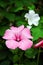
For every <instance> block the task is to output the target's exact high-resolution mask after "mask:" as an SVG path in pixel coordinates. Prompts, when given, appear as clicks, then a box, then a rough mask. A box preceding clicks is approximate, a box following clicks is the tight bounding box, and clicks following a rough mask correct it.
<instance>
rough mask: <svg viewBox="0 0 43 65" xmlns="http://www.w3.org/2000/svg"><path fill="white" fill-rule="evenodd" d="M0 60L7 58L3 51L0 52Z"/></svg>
mask: <svg viewBox="0 0 43 65" xmlns="http://www.w3.org/2000/svg"><path fill="white" fill-rule="evenodd" d="M0 52H1V53H0V60H3V59H5V58H6V57H7V53H6V54H5V52H4V51H3V50H1V51H0Z"/></svg>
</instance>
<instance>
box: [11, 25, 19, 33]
mask: <svg viewBox="0 0 43 65" xmlns="http://www.w3.org/2000/svg"><path fill="white" fill-rule="evenodd" d="M10 29H11V30H12V31H13V32H14V33H17V30H18V28H17V27H14V26H12V27H10Z"/></svg>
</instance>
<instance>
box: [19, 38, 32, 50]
mask: <svg viewBox="0 0 43 65" xmlns="http://www.w3.org/2000/svg"><path fill="white" fill-rule="evenodd" d="M32 44H33V42H32V41H31V40H28V39H24V40H22V41H20V42H19V48H20V49H22V50H27V49H29V48H31V46H32Z"/></svg>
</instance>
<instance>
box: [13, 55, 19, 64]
mask: <svg viewBox="0 0 43 65" xmlns="http://www.w3.org/2000/svg"><path fill="white" fill-rule="evenodd" d="M18 60H19V56H18V55H14V56H13V62H14V63H15V62H17V61H18Z"/></svg>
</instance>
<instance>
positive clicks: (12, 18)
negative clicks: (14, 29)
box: [0, 11, 15, 21]
mask: <svg viewBox="0 0 43 65" xmlns="http://www.w3.org/2000/svg"><path fill="white" fill-rule="evenodd" d="M0 16H2V17H6V18H7V19H8V20H9V21H14V19H15V14H12V13H9V12H6V11H1V12H0Z"/></svg>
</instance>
